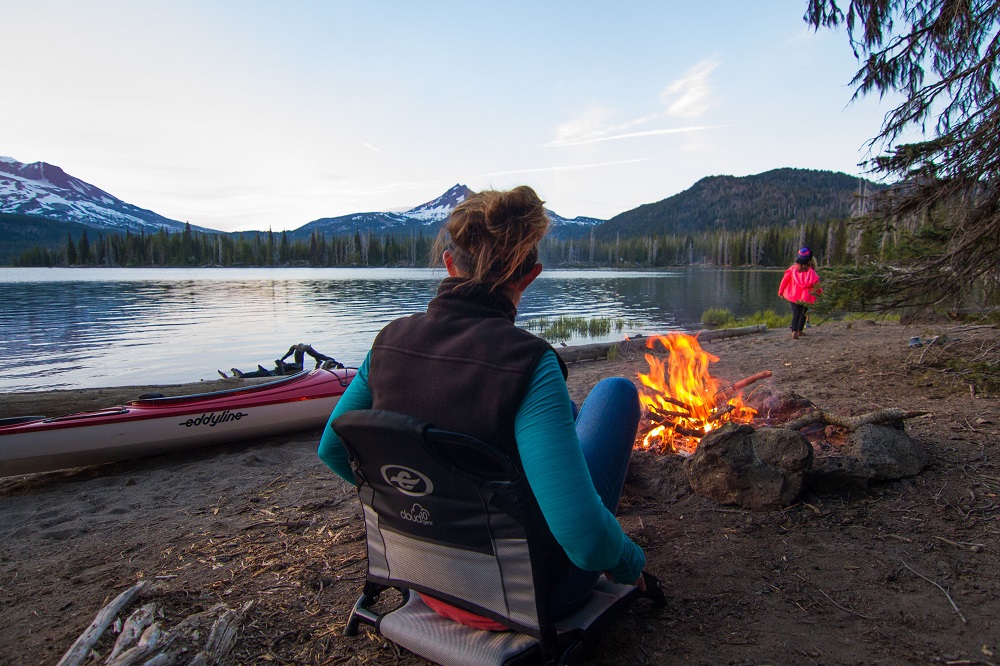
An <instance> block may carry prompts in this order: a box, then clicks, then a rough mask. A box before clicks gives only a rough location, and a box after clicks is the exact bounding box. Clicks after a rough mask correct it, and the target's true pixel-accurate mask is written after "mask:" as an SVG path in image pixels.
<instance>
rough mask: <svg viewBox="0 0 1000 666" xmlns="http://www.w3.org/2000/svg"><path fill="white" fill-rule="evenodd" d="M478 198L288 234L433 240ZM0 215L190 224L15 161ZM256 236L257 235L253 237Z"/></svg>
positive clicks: (318, 223) (463, 195)
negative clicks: (460, 206) (453, 216)
mask: <svg viewBox="0 0 1000 666" xmlns="http://www.w3.org/2000/svg"><path fill="white" fill-rule="evenodd" d="M471 194H473V192H472V190H470V189H469V188H468V187H466V186H465V185H462V184H461V183H458V184H456V185H454V186H452V187H451V188H449V189H448V191H446V192H445V193H444V194H442V195H441V196H439V197H437V198H436V199H432V200H431V201H428V202H426V203H423V204H420V205H419V206H414V207H413V208H410V209H409V210H407V211H404V212H377V211H376V212H367V213H351V214H350V215H341V216H338V217H324V218H320V219H318V220H313V221H312V222H309V223H307V224H305V225H303V226H301V227H299V228H297V229H295V230H292V231H289V232H287V233H288V235H289V236H290V237H291V238H308V237H309V236H310V235H311V234H312V233H313V232H318V233H321V234H323V235H325V236H342V235H346V234H353V233H355V232H359V231H360V232H367V231H371V232H373V233H379V234H381V233H389V234H394V235H410V234H418V233H421V234H427V235H431V236H433V235H434V234H436V233H437V231H438V229H440V228H441V225H442V224H443V223H444V221H445V220H447V219H448V216H449V215H451V211H453V210H454V209H455V206H457V205H458V204H460V203H462V202H463V201H465V200H466V199H467V198H468V197H469V195H471ZM547 212H548V214H549V219H550V220H551V221H552V227H551V231H550V233H551V234H552V235H553V236H555V237H557V238H570V237H579V236H582V235H585V234H587V233H589V231H590V230H591V229H592V228H594V227H596V226H597V225H599V224H601V223H602V222H604V220H598V219H596V218H592V217H576V218H573V219H567V218H564V217H562V216H561V215H557V214H556V213H553V212H552V211H550V210H547ZM0 213H15V214H21V215H32V216H39V217H45V218H49V219H53V220H61V221H64V222H76V223H78V224H83V225H85V226H88V227H92V228H96V229H101V230H106V231H111V232H115V231H117V232H125V231H132V232H134V233H137V232H140V231H142V232H146V233H150V232H155V231H157V230H159V229H161V228H162V229H166V230H168V231H171V232H176V231H183V229H184V227H185V224H184V223H183V222H178V221H177V220H171V219H168V218H166V217H163V216H162V215H158V214H157V213H154V212H153V211H151V210H146V209H144V208H139V207H138V206H133V205H132V204H129V203H126V202H124V201H122V200H121V199H119V198H117V197H114V196H112V195H110V194H108V193H107V192H105V191H104V190H102V189H100V188H98V187H95V186H94V185H91V184H90V183H87V182H84V181H82V180H80V179H79V178H75V177H74V176H71V175H69V174H68V173H66V172H65V171H63V170H62V169H60V168H59V167H57V166H55V165H52V164H47V163H45V162H34V163H32V164H24V163H22V162H18V161H17V160H15V159H13V158H10V157H0ZM191 228H192V229H194V230H196V231H202V232H207V233H219V232H218V231H216V230H214V229H206V228H203V227H196V226H193V225H192V227H191ZM251 233H252V232H251Z"/></svg>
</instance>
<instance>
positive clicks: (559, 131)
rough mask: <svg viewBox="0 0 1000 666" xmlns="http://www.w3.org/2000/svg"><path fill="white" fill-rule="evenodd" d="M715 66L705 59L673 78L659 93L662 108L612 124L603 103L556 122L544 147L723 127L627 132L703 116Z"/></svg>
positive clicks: (707, 108) (710, 98) (710, 92)
mask: <svg viewBox="0 0 1000 666" xmlns="http://www.w3.org/2000/svg"><path fill="white" fill-rule="evenodd" d="M718 66H719V63H718V62H717V61H715V60H704V61H702V62H700V63H698V64H697V65H695V66H694V67H692V68H691V69H689V70H688V71H687V72H685V73H684V74H683V75H682V76H681V77H680V78H678V79H676V80H675V81H672V82H671V83H670V84H669V85H668V86H667V87H666V88H664V89H663V91H662V92H661V93H660V96H659V99H660V103H661V104H662V105H663V110H662V111H657V112H654V113H650V114H647V115H644V116H639V117H637V118H632V119H631V120H626V121H625V122H619V123H616V124H613V125H611V124H608V122H607V119H608V118H610V117H611V115H612V112H611V110H609V109H607V108H606V107H603V106H593V107H591V108H588V109H587V110H586V111H584V112H583V113H582V114H580V115H579V116H577V117H575V118H573V119H571V120H569V121H567V122H565V123H562V124H561V125H559V126H558V127H557V128H556V132H555V134H556V138H555V139H553V140H552V141H550V142H548V143H546V144H545V147H546V148H556V147H563V146H579V145H583V144H588V143H597V142H601V141H619V140H622V139H635V138H640V137H649V136H663V135H667V134H685V133H688V132H700V131H703V130H708V129H715V128H718V127H722V125H689V126H685V127H663V128H654V129H645V130H639V131H629V130H634V129H635V128H639V127H643V126H648V125H651V124H653V123H656V122H657V121H666V120H668V119H670V118H687V119H691V118H697V117H699V116H701V115H703V114H704V113H705V112H706V111H708V110H709V109H710V108H711V107H712V105H713V98H712V95H713V88H712V85H711V82H710V77H711V74H712V71H713V70H714V69H715V68H716V67H718Z"/></svg>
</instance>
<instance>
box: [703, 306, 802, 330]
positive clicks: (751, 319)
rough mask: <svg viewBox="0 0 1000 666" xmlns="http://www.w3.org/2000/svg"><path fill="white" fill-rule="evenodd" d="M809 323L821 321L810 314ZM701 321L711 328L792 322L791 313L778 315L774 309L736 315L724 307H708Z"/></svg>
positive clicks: (777, 324)
mask: <svg viewBox="0 0 1000 666" xmlns="http://www.w3.org/2000/svg"><path fill="white" fill-rule="evenodd" d="M809 319H810V323H811V324H815V325H818V324H820V323H822V322H820V321H819V319H818V318H816V317H814V316H812V315H810V317H809ZM701 323H702V324H703V325H704V326H708V327H711V328H739V327H741V326H754V325H757V324H767V327H768V328H787V327H788V326H789V325H791V323H792V315H791V314H783V315H780V314H778V313H777V312H775V311H774V310H764V311H763V312H761V311H759V310H758V311H757V312H754V313H753V314H751V315H745V316H743V317H736V316H734V315H733V313H731V312H730V311H729V310H727V309H725V308H710V309H708V310H705V311H704V312H703V313H702V314H701Z"/></svg>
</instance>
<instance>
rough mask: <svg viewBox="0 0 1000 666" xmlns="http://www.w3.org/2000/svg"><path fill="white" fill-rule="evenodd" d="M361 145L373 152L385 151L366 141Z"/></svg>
mask: <svg viewBox="0 0 1000 666" xmlns="http://www.w3.org/2000/svg"><path fill="white" fill-rule="evenodd" d="M363 145H364V147H365V148H367V149H368V150H370V151H372V152H374V153H384V152H385V151H384V150H382V149H381V148H377V147H376V146H373V145H372V144H370V143H368V142H367V141H365V142H364V143H363Z"/></svg>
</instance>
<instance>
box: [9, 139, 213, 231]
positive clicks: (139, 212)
mask: <svg viewBox="0 0 1000 666" xmlns="http://www.w3.org/2000/svg"><path fill="white" fill-rule="evenodd" d="M0 213H19V214H22V215H38V216H40V217H47V218H49V219H54V220H63V221H66V222H77V223H79V224H83V225H86V226H88V227H95V228H99V229H109V230H118V231H122V232H124V231H126V230H127V231H133V232H138V231H145V232H149V231H156V230H158V229H161V228H164V229H167V230H169V231H181V230H183V229H184V223H183V222H178V221H177V220H171V219H168V218H166V217H163V216H162V215H157V214H156V213H154V212H153V211H151V210H146V209H144V208H139V207H138V206H133V205H132V204H129V203H125V202H124V201H122V200H121V199H119V198H117V197H114V196H112V195H110V194H108V193H107V192H105V191H104V190H102V189H100V188H98V187H95V186H93V185H91V184H90V183H86V182H84V181H82V180H80V179H79V178H75V177H73V176H71V175H69V174H68V173H66V172H65V171H63V170H62V169H60V168H59V167H57V166H55V165H52V164H47V163H45V162H34V163H32V164H24V163H22V162H18V161H17V160H15V159H13V158H11V157H0ZM192 228H193V229H198V230H200V231H208V230H207V229H200V228H198V227H192Z"/></svg>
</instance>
